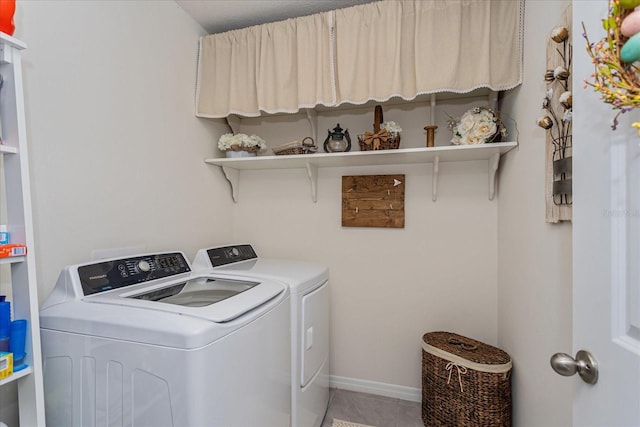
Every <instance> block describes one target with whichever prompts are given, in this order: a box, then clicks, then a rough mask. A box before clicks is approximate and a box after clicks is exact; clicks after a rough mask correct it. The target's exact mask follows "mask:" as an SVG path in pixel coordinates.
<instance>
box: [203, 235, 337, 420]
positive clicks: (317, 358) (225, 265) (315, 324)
mask: <svg viewBox="0 0 640 427" xmlns="http://www.w3.org/2000/svg"><path fill="white" fill-rule="evenodd" d="M193 268H194V270H195V271H199V270H201V271H202V272H206V271H209V272H211V271H213V272H215V273H224V274H229V275H238V276H239V277H255V278H256V280H267V279H269V280H276V281H278V282H281V283H284V284H286V285H287V286H288V287H289V290H290V292H291V425H292V426H293V427H318V426H320V425H321V424H322V420H323V418H324V415H325V413H326V411H327V407H328V404H329V269H328V268H327V267H325V266H322V265H319V264H315V263H310V262H305V261H295V260H281V259H272V258H261V257H258V256H257V255H256V253H255V251H254V250H253V248H252V247H251V245H248V244H243V245H234V246H221V247H213V248H207V249H201V250H199V251H198V252H197V254H196V257H195V259H194V261H193Z"/></svg>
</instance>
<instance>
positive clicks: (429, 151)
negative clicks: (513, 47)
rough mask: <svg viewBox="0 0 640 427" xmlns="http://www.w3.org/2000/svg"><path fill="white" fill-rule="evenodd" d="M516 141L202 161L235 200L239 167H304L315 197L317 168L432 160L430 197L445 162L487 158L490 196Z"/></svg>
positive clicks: (257, 168)
mask: <svg viewBox="0 0 640 427" xmlns="http://www.w3.org/2000/svg"><path fill="white" fill-rule="evenodd" d="M517 145H518V143H517V142H499V143H492V144H481V145H449V146H440V147H433V148H426V147H425V148H401V149H398V150H378V151H351V152H348V153H316V154H301V155H291V156H257V157H242V158H213V159H206V160H205V162H206V163H208V164H211V165H215V166H219V167H220V168H222V171H223V172H224V175H225V177H226V178H227V181H229V184H230V185H231V192H232V197H233V200H234V202H238V200H239V186H240V171H242V170H262V169H297V168H300V169H306V171H307V175H308V177H309V183H310V186H311V197H312V199H313V201H314V202H316V201H317V181H318V168H326V167H350V166H381V165H394V164H395V165H397V164H429V163H430V164H433V168H432V170H433V188H432V200H433V201H436V199H437V196H438V171H439V168H440V165H441V164H442V163H444V162H466V161H474V160H487V161H488V175H489V200H493V197H494V195H495V179H496V172H497V170H498V166H499V162H500V156H502V155H503V154H505V153H506V152H508V151H510V150H512V149H513V148H515V147H517Z"/></svg>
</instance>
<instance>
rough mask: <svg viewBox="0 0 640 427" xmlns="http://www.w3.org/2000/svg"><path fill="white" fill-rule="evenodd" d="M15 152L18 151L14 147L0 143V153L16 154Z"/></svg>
mask: <svg viewBox="0 0 640 427" xmlns="http://www.w3.org/2000/svg"><path fill="white" fill-rule="evenodd" d="M17 152H18V149H17V148H16V147H12V146H10V145H4V144H2V143H0V153H7V154H16V153H17Z"/></svg>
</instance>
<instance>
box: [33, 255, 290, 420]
mask: <svg viewBox="0 0 640 427" xmlns="http://www.w3.org/2000/svg"><path fill="white" fill-rule="evenodd" d="M289 321H290V298H289V290H288V288H287V287H286V286H285V285H283V284H282V283H279V282H277V281H275V280H270V279H268V278H257V277H255V276H251V277H249V276H246V277H245V276H242V275H240V274H234V275H227V274H223V273H222V272H216V273H215V274H213V273H212V272H211V271H209V272H208V273H204V274H196V273H193V272H192V269H191V266H190V265H189V262H188V261H187V259H186V258H185V256H184V254H183V253H181V252H172V253H161V254H150V255H141V256H135V257H128V258H122V259H111V260H104V261H100V262H94V263H86V264H78V265H73V266H69V267H66V268H65V269H64V270H63V271H62V272H61V274H60V276H59V278H58V281H57V283H56V285H55V288H54V290H53V292H52V294H51V296H50V297H49V298H48V299H47V301H46V302H45V303H44V305H43V306H42V309H41V311H40V325H41V337H42V352H43V360H44V390H45V405H46V408H45V409H46V422H47V426H49V427H56V426H63V427H72V426H73V427H91V426H116V425H117V426H127V427H133V426H135V427H142V426H149V427H161V426H175V427H213V426H217V427H223V426H224V427H229V426H237V427H248V426H272V427H283V426H289V425H290V422H291V392H290V390H291V375H290V370H291V356H290V352H289V348H290V346H291V337H290V334H289V330H288V325H289Z"/></svg>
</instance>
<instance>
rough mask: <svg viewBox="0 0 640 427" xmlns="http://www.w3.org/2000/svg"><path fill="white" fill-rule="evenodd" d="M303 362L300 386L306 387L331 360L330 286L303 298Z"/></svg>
mask: <svg viewBox="0 0 640 427" xmlns="http://www.w3.org/2000/svg"><path fill="white" fill-rule="evenodd" d="M301 332H302V340H301V342H302V352H301V353H302V361H301V366H302V369H301V374H302V377H301V379H300V381H301V382H300V385H301V386H302V387H304V386H306V385H307V384H308V383H309V381H310V380H311V379H312V378H313V377H314V376H315V375H316V374H317V373H318V371H319V370H320V368H321V367H322V365H323V364H324V363H325V361H326V360H327V359H328V358H329V285H328V282H325V283H324V284H323V285H322V286H320V287H319V288H317V289H315V290H314V291H312V292H310V293H308V294H307V295H305V296H303V297H302V331H301Z"/></svg>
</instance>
